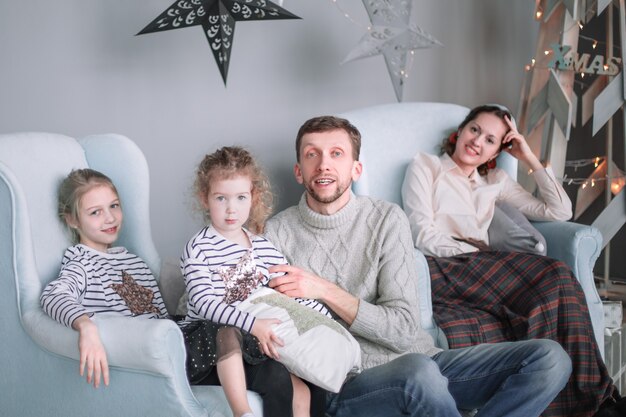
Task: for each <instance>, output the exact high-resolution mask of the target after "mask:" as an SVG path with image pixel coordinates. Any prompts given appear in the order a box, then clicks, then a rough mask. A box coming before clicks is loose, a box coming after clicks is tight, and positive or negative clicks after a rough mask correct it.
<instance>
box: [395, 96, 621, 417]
mask: <svg viewBox="0 0 626 417" xmlns="http://www.w3.org/2000/svg"><path fill="white" fill-rule="evenodd" d="M442 150H443V154H442V155H441V156H440V157H437V156H433V155H427V154H418V155H417V156H416V157H415V158H414V159H413V161H412V162H411V164H410V165H409V168H408V170H407V173H406V177H405V180H404V184H403V186H402V196H403V203H404V208H405V210H406V212H407V215H408V217H409V221H410V223H411V229H412V233H413V239H414V241H415V246H416V247H417V248H419V249H420V250H422V251H423V252H424V254H425V255H427V260H428V264H429V269H430V274H431V280H432V291H433V312H434V315H435V320H436V321H437V323H438V325H439V326H440V327H441V328H442V330H443V331H444V332H445V334H446V336H447V339H448V342H449V344H450V347H452V348H458V347H463V346H470V345H474V344H477V343H483V342H494V343H495V342H501V341H505V340H520V339H530V338H548V339H553V340H556V341H558V342H559V343H561V345H562V346H563V347H564V348H565V350H566V351H567V352H568V353H569V354H570V356H571V358H572V362H573V364H574V369H573V372H572V377H571V378H570V381H569V382H568V384H567V386H566V387H565V388H564V389H563V391H562V392H561V393H560V394H559V395H558V396H557V398H556V399H555V400H554V401H553V402H552V404H550V406H549V407H548V409H547V410H546V412H545V413H544V415H546V416H592V415H594V413H596V411H598V409H599V408H600V404H602V403H603V402H604V401H605V400H607V399H609V398H611V397H612V395H613V392H614V387H613V384H612V381H611V379H610V377H609V375H608V372H607V370H606V366H605V365H604V362H603V361H602V357H601V355H600V352H599V350H598V346H597V344H596V341H595V338H594V335H593V330H592V326H591V320H590V318H589V312H588V310H587V305H586V302H585V297H584V293H583V291H582V289H581V287H580V285H579V283H578V281H577V280H576V278H575V277H574V276H573V275H572V273H571V271H570V270H569V268H568V267H567V266H566V265H564V264H563V263H561V262H558V261H556V260H553V259H550V258H546V257H543V256H539V255H534V254H525V253H517V252H494V251H489V237H488V228H489V225H490V223H491V220H492V218H493V215H494V210H495V204H496V202H505V203H508V204H509V205H511V206H513V207H515V208H517V209H518V210H519V211H521V212H522V213H523V214H524V215H526V217H528V218H529V219H531V220H567V219H569V218H570V217H571V215H572V207H571V202H570V200H569V198H568V197H567V194H566V193H565V191H564V190H563V187H562V186H561V185H560V184H559V182H558V181H557V180H556V178H555V177H554V174H553V172H552V170H551V169H550V168H544V167H543V166H542V164H541V162H540V161H539V160H538V159H537V157H536V156H535V154H534V153H533V152H532V151H531V149H530V147H529V146H528V143H527V142H526V140H525V138H524V137H523V136H522V135H521V134H520V133H519V132H518V131H517V129H516V126H515V123H514V122H513V120H512V118H511V115H510V113H509V112H508V111H507V110H505V109H502V108H500V107H498V106H490V105H487V106H480V107H477V108H475V109H473V110H471V111H470V113H469V114H468V115H467V117H466V118H465V120H463V122H462V123H461V124H460V125H459V127H458V129H457V131H456V132H454V133H453V134H452V135H450V137H449V138H447V139H446V140H445V141H444V143H443V146H442ZM501 151H504V152H508V153H509V154H511V155H512V156H513V157H515V158H517V159H518V160H520V161H521V162H523V163H524V164H526V165H527V166H528V167H529V168H530V170H531V171H532V173H533V177H534V179H535V181H536V183H537V186H538V189H539V192H540V195H541V198H536V197H534V196H533V195H532V194H530V193H529V192H527V191H526V190H524V189H523V188H522V187H521V186H520V185H519V184H518V183H517V182H515V181H514V180H512V179H511V178H510V177H509V176H508V175H507V174H506V173H505V172H504V171H503V170H500V169H498V168H496V167H495V158H496V157H497V156H498V154H499V153H500V152H501ZM605 404H606V405H607V406H608V405H611V406H612V404H613V401H612V400H611V401H607V402H606V403H605ZM603 408H606V407H604V406H603ZM601 412H604V411H601Z"/></svg>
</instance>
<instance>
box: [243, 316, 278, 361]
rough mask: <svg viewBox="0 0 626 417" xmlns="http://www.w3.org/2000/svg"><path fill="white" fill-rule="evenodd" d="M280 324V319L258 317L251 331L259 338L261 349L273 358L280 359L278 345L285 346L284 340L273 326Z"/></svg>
mask: <svg viewBox="0 0 626 417" xmlns="http://www.w3.org/2000/svg"><path fill="white" fill-rule="evenodd" d="M274 324H280V320H278V319H256V320H255V321H254V325H253V326H252V329H251V330H250V333H252V335H253V336H254V337H256V338H257V339H259V347H260V348H261V351H262V352H263V353H264V354H266V355H267V356H269V357H270V358H272V359H278V357H279V356H278V351H277V350H276V345H278V346H281V347H282V346H284V343H283V341H282V340H281V339H280V338H279V337H278V336H276V333H274V330H272V326H273V325H274Z"/></svg>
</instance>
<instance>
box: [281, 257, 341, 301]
mask: <svg viewBox="0 0 626 417" xmlns="http://www.w3.org/2000/svg"><path fill="white" fill-rule="evenodd" d="M269 272H270V273H271V274H276V273H281V272H282V273H285V275H283V276H280V277H277V278H272V279H271V280H270V282H269V286H270V287H272V288H274V289H275V290H276V291H278V292H281V293H283V294H285V295H288V296H289V297H300V298H312V299H315V300H320V301H322V302H324V298H325V295H326V288H327V287H328V284H329V282H328V281H326V280H325V279H323V278H320V277H318V276H317V275H315V274H312V273H310V272H308V271H305V270H303V269H300V268H298V267H295V266H291V265H275V266H271V267H270V268H269Z"/></svg>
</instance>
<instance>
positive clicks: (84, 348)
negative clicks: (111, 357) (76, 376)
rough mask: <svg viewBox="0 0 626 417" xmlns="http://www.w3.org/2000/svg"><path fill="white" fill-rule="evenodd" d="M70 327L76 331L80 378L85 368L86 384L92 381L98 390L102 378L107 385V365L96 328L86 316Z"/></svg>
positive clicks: (105, 355)
mask: <svg viewBox="0 0 626 417" xmlns="http://www.w3.org/2000/svg"><path fill="white" fill-rule="evenodd" d="M72 327H73V328H74V329H76V330H78V351H79V353H80V365H79V372H80V376H83V375H84V374H85V368H87V383H89V384H91V383H92V381H93V386H94V387H95V388H98V387H99V386H100V377H102V379H103V380H104V385H109V364H108V362H107V354H106V351H105V350H104V346H103V345H102V341H101V340H100V333H99V332H98V326H96V324H95V323H94V322H93V321H91V319H90V318H89V317H88V316H86V315H82V316H80V317H79V318H77V319H76V320H75V321H74V323H73V324H72Z"/></svg>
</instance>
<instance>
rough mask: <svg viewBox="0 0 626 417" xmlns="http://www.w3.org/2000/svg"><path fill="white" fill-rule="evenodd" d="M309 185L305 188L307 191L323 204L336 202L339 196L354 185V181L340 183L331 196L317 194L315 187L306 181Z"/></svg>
mask: <svg viewBox="0 0 626 417" xmlns="http://www.w3.org/2000/svg"><path fill="white" fill-rule="evenodd" d="M305 184H307V185H305V187H304V188H305V189H306V191H307V193H308V194H309V195H310V196H311V198H312V199H313V200H315V201H317V202H318V203H322V204H330V203H334V202H335V201H337V200H338V199H339V197H341V196H342V195H343V193H344V192H345V191H346V190H347V189H348V188H350V186H352V181H350V182H348V184H345V185H344V184H338V185H337V189H336V190H335V193H334V194H333V195H331V196H330V197H322V196H320V195H319V194H317V193H316V192H315V190H314V189H313V187H311V186H310V185H309V183H308V182H307V183H305Z"/></svg>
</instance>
